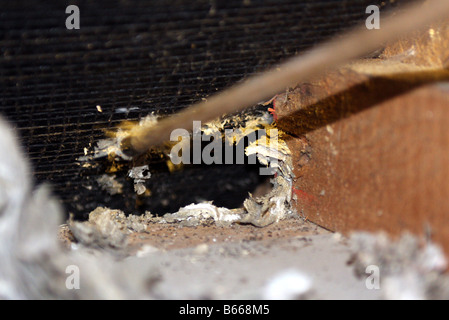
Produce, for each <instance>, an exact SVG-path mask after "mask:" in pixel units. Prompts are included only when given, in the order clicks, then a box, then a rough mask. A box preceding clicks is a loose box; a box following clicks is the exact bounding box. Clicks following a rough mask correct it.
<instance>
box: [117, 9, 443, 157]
mask: <svg viewBox="0 0 449 320" xmlns="http://www.w3.org/2000/svg"><path fill="white" fill-rule="evenodd" d="M448 14H449V0H429V1H426V2H424V3H423V2H420V3H418V4H414V5H410V6H409V7H408V8H407V9H406V10H405V11H404V12H403V13H400V14H397V13H395V12H393V13H392V14H390V15H388V17H386V18H383V19H381V28H380V29H379V30H368V29H367V28H366V27H365V26H361V27H358V28H356V29H355V30H353V31H351V32H348V33H347V34H345V35H344V36H342V37H337V38H335V39H333V40H331V41H329V42H326V43H324V44H321V45H319V46H317V47H316V48H314V49H312V50H310V51H308V52H306V53H304V54H301V55H298V56H295V57H293V58H291V59H289V60H287V61H286V62H284V63H283V64H282V65H280V66H279V67H277V68H273V69H270V70H268V71H266V72H264V73H262V74H260V75H256V76H253V77H250V78H249V79H247V80H246V81H245V82H243V83H241V84H237V85H234V86H233V87H231V88H229V89H228V90H225V91H222V92H221V93H218V94H215V95H213V96H212V97H210V98H208V99H207V101H204V102H200V103H197V104H194V105H192V106H190V107H188V108H186V109H184V110H182V111H181V112H179V113H177V114H175V115H173V116H171V117H168V118H165V119H163V120H161V121H160V122H159V123H158V124H157V125H156V126H151V127H146V126H135V127H134V128H133V129H132V130H131V135H130V137H129V138H128V139H126V140H125V141H124V142H123V145H122V148H123V150H124V151H125V152H127V153H131V154H141V153H144V152H146V151H147V150H148V149H149V148H150V147H151V146H155V145H158V144H160V143H162V142H164V141H167V140H169V137H170V133H171V132H172V131H173V130H174V129H177V128H182V129H186V130H191V129H192V122H193V121H195V120H196V121H202V122H207V121H211V120H214V119H216V118H217V117H219V116H221V115H223V114H226V113H232V112H236V111H239V110H242V109H244V108H247V107H251V106H253V105H255V104H257V103H258V102H260V101H263V100H267V99H269V98H271V97H273V96H274V95H275V94H277V93H279V92H281V91H283V90H285V89H286V88H287V87H288V86H291V85H294V84H296V83H298V82H301V81H305V80H308V79H310V78H311V77H315V76H318V75H320V74H323V73H324V72H326V70H329V69H330V68H335V67H338V66H341V65H342V64H345V63H347V62H349V61H351V60H353V59H356V58H360V57H363V56H365V55H367V54H369V53H371V52H373V51H375V50H377V49H378V48H380V47H382V46H383V45H384V44H385V43H386V42H389V41H393V40H396V39H398V38H399V37H401V36H404V35H405V34H407V33H409V32H412V31H415V30H419V29H422V28H424V27H425V26H426V25H428V24H430V23H432V22H435V21H436V20H440V19H444V18H445V17H447V15H448Z"/></svg>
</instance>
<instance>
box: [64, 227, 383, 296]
mask: <svg viewBox="0 0 449 320" xmlns="http://www.w3.org/2000/svg"><path fill="white" fill-rule="evenodd" d="M67 235H69V236H70V233H67V229H66V228H61V229H60V236H61V238H64V239H65V240H66V244H67V243H73V242H72V240H73V238H72V240H70V239H68V238H67ZM346 241H347V240H345V239H343V238H342V237H341V236H340V235H338V234H334V233H331V232H329V231H327V230H324V229H322V228H320V227H318V226H317V225H314V224H312V223H309V222H304V221H303V220H301V219H286V220H283V221H280V222H278V223H275V224H271V225H269V226H266V227H264V228H258V227H255V226H253V225H239V224H234V225H232V226H229V227H220V226H216V225H215V224H213V223H211V224H210V225H199V226H194V227H181V226H180V225H179V224H166V223H165V224H159V223H150V224H149V225H148V227H147V230H145V231H144V232H132V233H130V234H129V235H128V250H127V255H129V257H132V258H134V257H138V258H142V259H147V260H151V261H152V262H153V264H154V265H155V266H156V267H157V268H158V269H159V273H160V274H159V281H158V282H157V283H156V285H155V288H154V289H153V292H155V297H156V298H161V299H266V298H268V299H271V298H276V297H280V298H287V299H293V298H312V299H378V298H380V292H379V290H368V289H367V288H366V286H365V282H364V281H365V280H364V279H363V278H359V277H357V276H356V274H355V272H354V270H353V268H352V267H351V266H349V265H348V261H349V260H350V258H351V249H350V247H349V246H348V244H347V243H346ZM77 246H78V245H77V244H74V245H72V246H71V248H72V249H71V250H73V249H75V251H76V250H77ZM295 275H296V276H297V277H299V278H300V279H301V277H303V278H304V279H307V281H310V283H311V285H310V288H309V289H308V290H305V292H304V293H301V292H296V293H295V292H293V293H288V292H285V290H283V289H282V290H281V292H280V293H279V292H278V293H276V292H275V293H273V289H270V288H271V287H270V286H276V285H277V281H282V280H277V279H280V278H282V277H286V279H287V280H286V281H288V282H291V281H295V279H294V278H295ZM290 278H292V279H290ZM295 290H296V288H295ZM287 291H288V290H287Z"/></svg>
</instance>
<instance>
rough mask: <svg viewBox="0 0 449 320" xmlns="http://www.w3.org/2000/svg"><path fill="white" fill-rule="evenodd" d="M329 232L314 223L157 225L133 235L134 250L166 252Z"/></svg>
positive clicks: (286, 221)
mask: <svg viewBox="0 0 449 320" xmlns="http://www.w3.org/2000/svg"><path fill="white" fill-rule="evenodd" d="M328 233H329V232H328V231H326V230H324V229H322V228H319V227H318V226H316V225H314V224H312V223H306V222H303V221H302V220H293V219H289V220H283V221H280V222H279V223H277V224H271V225H269V226H267V227H264V228H257V227H254V226H252V225H238V224H236V225H233V226H231V227H218V226H216V225H213V224H211V225H208V226H204V225H201V226H196V227H180V226H178V225H172V224H153V225H151V226H150V229H148V230H146V231H145V232H143V233H133V234H131V235H130V245H132V246H133V247H135V246H140V245H144V244H148V245H151V246H153V247H155V248H158V249H162V250H171V249H181V248H189V247H194V246H198V245H204V244H205V245H211V244H219V243H231V242H233V243H242V242H251V241H260V242H269V241H271V240H279V239H290V238H297V237H305V236H311V235H317V234H328Z"/></svg>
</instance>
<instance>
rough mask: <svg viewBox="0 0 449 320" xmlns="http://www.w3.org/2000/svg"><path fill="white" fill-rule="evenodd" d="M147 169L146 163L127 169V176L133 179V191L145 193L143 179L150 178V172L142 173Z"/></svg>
mask: <svg viewBox="0 0 449 320" xmlns="http://www.w3.org/2000/svg"><path fill="white" fill-rule="evenodd" d="M148 170H149V167H148V165H144V166H139V167H133V168H132V169H131V170H129V171H128V177H130V178H132V179H134V191H135V192H136V193H137V194H139V195H140V194H143V193H145V191H146V190H147V188H146V187H145V181H146V180H148V179H150V178H151V173H150V172H147V173H146V174H144V172H145V171H148Z"/></svg>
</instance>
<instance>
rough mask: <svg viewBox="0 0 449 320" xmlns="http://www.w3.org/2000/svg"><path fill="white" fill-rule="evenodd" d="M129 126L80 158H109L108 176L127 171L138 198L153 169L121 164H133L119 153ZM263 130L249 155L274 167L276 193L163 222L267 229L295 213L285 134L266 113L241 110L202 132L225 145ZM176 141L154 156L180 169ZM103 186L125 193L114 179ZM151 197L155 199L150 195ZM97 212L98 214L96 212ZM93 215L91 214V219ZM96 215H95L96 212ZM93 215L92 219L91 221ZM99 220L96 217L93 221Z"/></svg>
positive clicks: (199, 206)
mask: <svg viewBox="0 0 449 320" xmlns="http://www.w3.org/2000/svg"><path fill="white" fill-rule="evenodd" d="M156 123H157V117H156V116H155V115H149V116H147V117H146V118H144V119H142V120H141V121H140V122H139V124H138V125H148V124H156ZM130 128H132V126H131V125H130V124H129V123H126V124H124V125H121V126H120V127H119V128H118V130H117V132H115V134H114V135H113V136H112V137H110V138H107V139H103V140H101V141H99V142H98V143H97V145H96V146H94V148H93V149H92V150H90V151H87V152H86V155H85V156H83V157H81V158H80V159H79V160H80V161H81V163H82V164H83V165H86V166H90V165H95V164H94V160H95V159H99V158H105V157H106V158H107V159H108V160H109V161H110V168H109V169H107V171H108V172H117V171H120V170H128V171H127V172H128V173H127V175H128V177H130V178H132V179H134V190H135V192H136V193H137V194H139V195H142V194H145V193H147V194H146V195H147V196H148V195H149V194H148V190H146V188H145V181H146V180H148V179H150V178H151V174H150V173H149V172H148V169H149V165H148V164H145V163H144V162H143V163H142V160H141V159H140V160H138V161H134V162H132V163H131V164H132V166H131V167H130V166H129V164H128V166H126V165H124V164H123V160H125V161H126V160H129V158H128V157H127V156H126V155H124V154H123V153H122V152H121V150H120V141H121V140H123V139H124V138H126V137H127V136H128V135H129V132H130V131H131V129H130ZM229 128H232V129H234V132H235V133H234V135H233V136H232V137H231V139H229V137H228V136H225V130H226V129H229ZM260 130H264V131H263V132H264V133H265V135H259V136H258V137H257V140H255V141H252V142H250V144H249V145H248V146H247V147H246V149H245V153H246V155H247V156H248V157H249V156H254V157H257V159H258V160H259V162H260V163H261V164H262V165H265V166H266V167H267V168H266V169H270V170H271V173H272V174H273V175H274V176H275V178H274V179H272V181H271V182H272V184H273V189H272V190H271V191H270V192H269V193H268V194H266V195H265V196H264V197H257V198H254V197H252V195H250V196H249V198H248V199H247V200H246V201H245V202H244V206H243V208H231V209H228V208H220V207H216V206H214V205H213V204H212V203H211V202H203V203H192V204H190V205H188V206H184V207H183V208H180V209H179V211H178V212H175V213H170V214H166V215H164V216H163V217H162V218H161V221H160V222H161V223H174V222H179V223H182V224H183V225H189V226H195V225H198V224H201V223H209V222H210V221H211V220H212V221H214V222H216V223H218V224H220V225H229V224H231V223H235V222H239V223H251V224H253V225H255V226H259V227H263V226H265V225H268V224H270V223H273V222H276V221H279V220H280V219H283V218H284V217H286V216H289V215H292V214H293V212H292V209H291V206H290V202H291V200H292V191H291V187H292V178H293V173H292V162H291V154H290V150H289V149H288V147H287V144H286V143H285V142H284V140H283V137H284V133H283V132H281V131H280V130H278V129H277V128H276V127H275V125H274V124H273V123H272V117H271V115H270V114H269V113H268V112H266V111H265V112H246V113H245V112H243V113H239V114H238V115H232V116H224V117H222V118H220V119H217V120H215V121H212V122H209V123H206V124H204V125H203V126H202V128H201V131H202V133H203V134H205V135H214V136H216V135H217V134H218V135H219V136H220V137H221V138H222V141H223V142H224V143H227V144H228V145H230V146H233V145H234V146H235V145H237V144H239V143H240V142H241V141H242V140H243V139H244V138H246V137H248V136H250V135H252V134H254V133H255V132H260ZM173 145H174V143H173V142H168V143H166V144H165V145H164V146H161V147H159V148H157V149H156V150H150V152H151V153H154V152H158V153H159V154H160V157H161V158H164V159H165V161H166V163H167V167H168V168H169V169H170V170H171V171H173V170H182V164H181V165H178V164H174V163H173V162H172V161H171V158H170V149H171V147H173ZM98 182H99V183H103V186H102V188H104V189H106V190H110V192H111V194H114V193H117V192H121V186H120V184H119V183H117V182H115V180H114V175H109V176H108V178H104V177H102V179H101V181H98ZM149 196H151V195H149ZM94 212H95V211H94ZM92 214H93V213H91V215H92ZM95 214H96V213H95ZM91 218H92V217H89V221H90V220H91ZM95 219H96V218H95Z"/></svg>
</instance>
